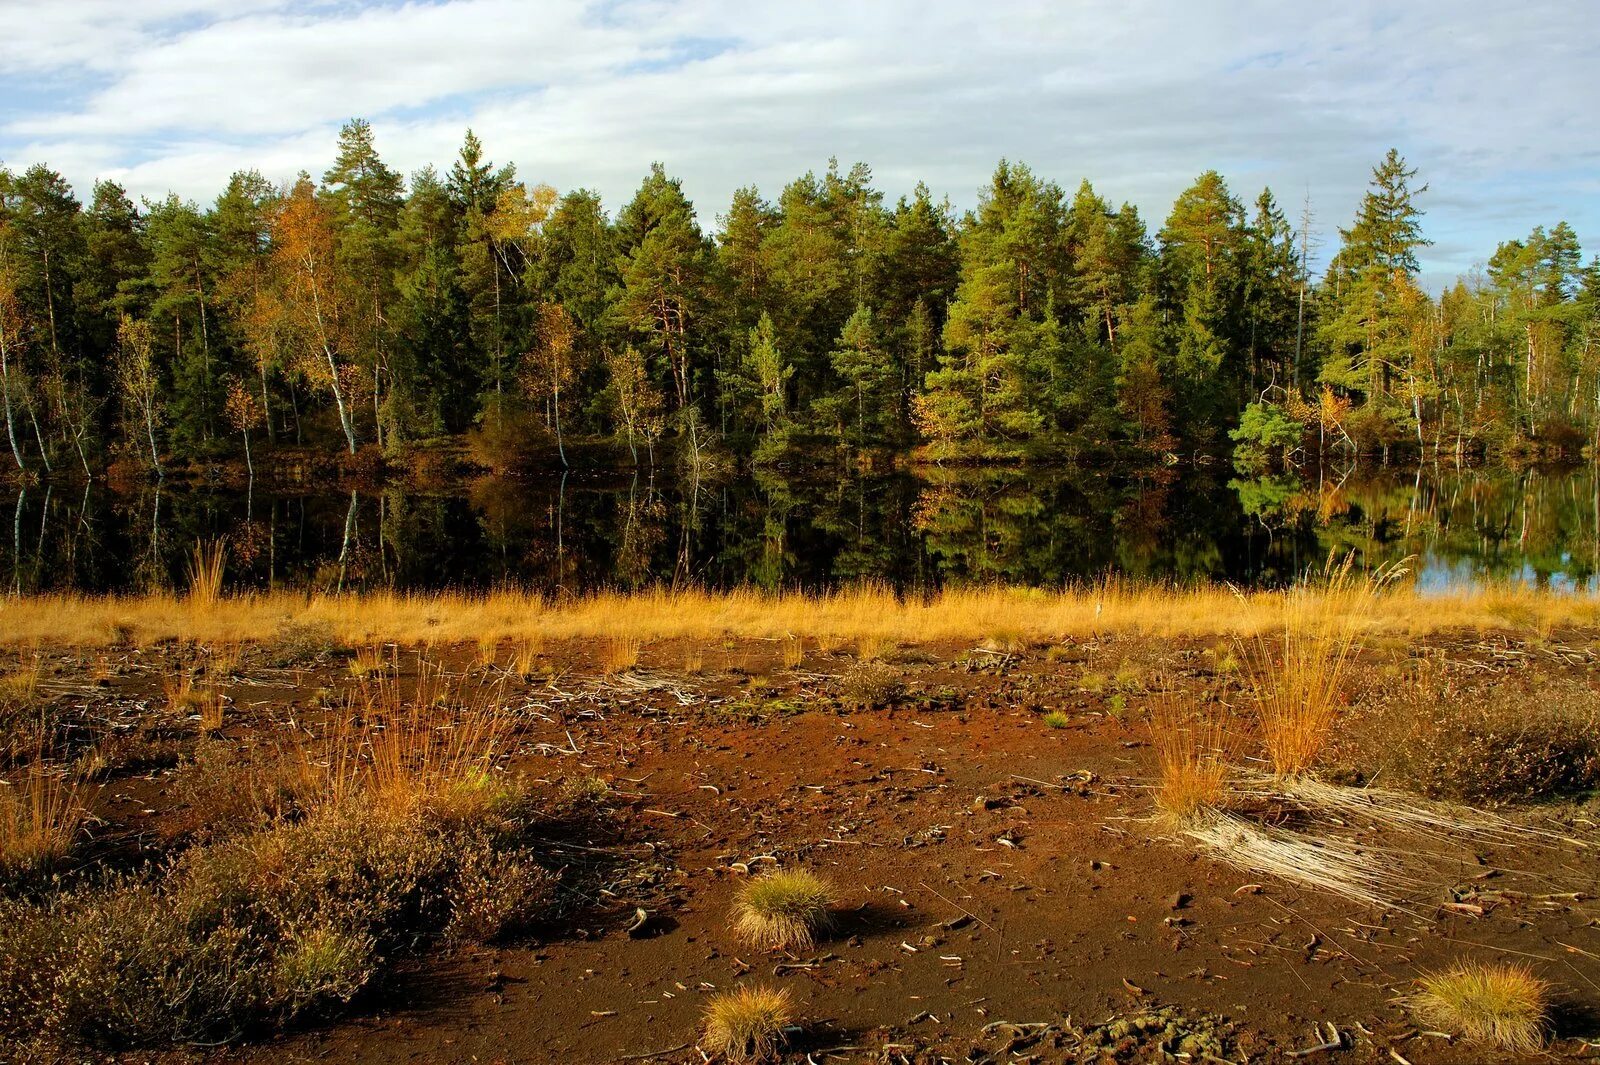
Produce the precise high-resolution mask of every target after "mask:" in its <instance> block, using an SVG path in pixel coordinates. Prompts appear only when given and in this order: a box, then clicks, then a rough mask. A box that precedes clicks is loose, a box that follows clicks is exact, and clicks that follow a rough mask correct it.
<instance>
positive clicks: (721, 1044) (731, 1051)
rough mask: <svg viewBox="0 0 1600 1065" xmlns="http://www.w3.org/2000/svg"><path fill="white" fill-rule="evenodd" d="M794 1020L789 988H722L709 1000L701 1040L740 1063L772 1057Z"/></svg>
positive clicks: (709, 1048)
mask: <svg viewBox="0 0 1600 1065" xmlns="http://www.w3.org/2000/svg"><path fill="white" fill-rule="evenodd" d="M792 1020H793V1011H792V1008H791V1006H790V1001H789V992H788V991H787V990H777V991H775V990H772V989H771V988H766V987H741V988H737V989H735V990H733V991H723V992H720V993H718V994H716V995H713V996H711V998H710V999H709V1000H708V1001H707V1002H706V1010H705V1020H704V1023H703V1025H702V1028H701V1042H702V1044H703V1045H704V1048H705V1049H706V1050H709V1051H710V1052H711V1053H713V1054H720V1055H722V1056H723V1057H724V1058H726V1059H727V1060H728V1061H730V1062H735V1063H739V1065H743V1063H747V1062H750V1063H753V1062H764V1061H771V1060H773V1058H774V1056H775V1055H776V1054H777V1053H778V1050H779V1048H780V1047H782V1045H783V1042H784V1029H785V1028H787V1027H788V1026H789V1024H790V1022H791V1021H792Z"/></svg>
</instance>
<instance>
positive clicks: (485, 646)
mask: <svg viewBox="0 0 1600 1065" xmlns="http://www.w3.org/2000/svg"><path fill="white" fill-rule="evenodd" d="M499 657H500V639H499V637H497V636H480V637H478V654H477V657H476V658H474V659H473V660H472V664H473V666H474V667H475V668H477V669H487V668H488V667H489V666H492V665H494V664H495V662H496V661H497V660H498V659H499Z"/></svg>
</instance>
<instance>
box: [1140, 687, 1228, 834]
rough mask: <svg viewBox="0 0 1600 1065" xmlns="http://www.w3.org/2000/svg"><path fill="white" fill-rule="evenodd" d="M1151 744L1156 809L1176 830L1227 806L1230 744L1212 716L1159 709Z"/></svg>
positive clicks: (1168, 703)
mask: <svg viewBox="0 0 1600 1065" xmlns="http://www.w3.org/2000/svg"><path fill="white" fill-rule="evenodd" d="M1150 739H1151V743H1152V745H1153V746H1154V747H1155V752H1156V765H1157V767H1158V771H1159V774H1160V775H1159V777H1158V780H1157V783H1156V790H1155V802H1156V809H1157V810H1159V811H1160V813H1161V815H1162V817H1163V818H1164V819H1166V820H1167V821H1169V822H1170V823H1172V824H1174V825H1179V826H1182V825H1187V824H1190V823H1192V822H1193V821H1194V820H1195V819H1196V818H1197V817H1199V816H1200V815H1201V814H1203V813H1205V812H1207V811H1211V810H1220V809H1223V808H1224V807H1226V805H1227V798H1228V796H1227V781H1228V764H1229V760H1230V755H1231V752H1232V750H1233V747H1234V744H1233V743H1232V740H1231V736H1230V734H1229V732H1228V730H1227V728H1226V726H1225V724H1224V722H1222V721H1221V720H1220V719H1219V717H1218V715H1217V714H1215V713H1214V712H1204V711H1202V712H1201V713H1198V714H1185V713H1184V712H1183V711H1182V710H1181V709H1180V708H1179V707H1178V706H1177V704H1176V703H1175V702H1173V701H1172V700H1166V699H1164V700H1161V701H1160V702H1158V703H1157V705H1156V708H1155V712H1154V713H1153V714H1152V716H1151V723H1150Z"/></svg>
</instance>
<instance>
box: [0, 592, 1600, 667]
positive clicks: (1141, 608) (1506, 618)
mask: <svg viewBox="0 0 1600 1065" xmlns="http://www.w3.org/2000/svg"><path fill="white" fill-rule="evenodd" d="M1294 597H1299V598H1298V600H1297V601H1298V602H1299V606H1295V605H1294V603H1293V602H1289V601H1290V600H1292V599H1294ZM1323 600H1328V601H1327V602H1326V604H1324V603H1323ZM184 602H185V600H180V599H179V598H178V597H177V596H175V595H173V594H170V593H167V594H153V595H129V596H92V595H82V594H78V593H49V594H41V595H27V596H15V597H9V598H5V599H0V632H3V633H4V634H5V635H4V640H5V642H6V643H7V644H8V645H10V646H12V647H20V646H51V647H58V646H73V647H107V646H115V645H117V644H119V643H123V642H126V641H132V642H133V643H135V644H139V645H149V644H151V643H154V642H156V641H158V640H164V639H177V640H197V641H200V642H202V643H206V644H212V643H214V642H216V641H230V640H231V641H238V642H245V643H269V642H271V641H273V640H274V639H276V638H277V637H278V635H279V634H280V633H281V632H282V631H284V629H285V626H286V625H295V624H297V625H301V626H319V627H324V628H326V630H327V631H328V632H329V634H330V636H331V637H332V638H333V639H334V640H336V641H337V642H338V643H339V644H341V645H342V646H345V647H361V646H364V645H369V644H372V643H375V642H394V643H399V644H401V645H403V646H406V647H423V646H428V645H434V646H437V645H441V644H450V643H462V642H466V643H475V642H476V641H478V640H479V639H493V640H496V641H498V640H502V639H521V638H525V637H529V636H532V635H535V634H537V635H538V636H539V637H540V638H542V639H545V640H582V641H592V640H597V639H602V638H605V637H610V636H615V635H616V634H617V632H618V626H619V620H618V619H626V625H627V632H628V634H630V635H631V637H632V638H634V639H637V640H648V641H656V640H673V639H683V640H695V641H703V642H705V643H706V644H708V645H713V644H716V643H719V642H720V641H723V640H725V639H727V638H729V637H733V638H745V639H754V638H760V639H781V638H787V637H788V636H789V635H790V634H794V635H796V636H799V637H801V638H803V639H805V640H807V641H808V642H809V643H810V644H811V645H812V646H813V647H815V648H817V650H818V651H820V652H822V653H828V652H829V651H830V650H833V649H837V648H839V647H841V646H851V645H854V646H856V647H859V646H860V641H861V640H862V639H863V638H865V639H866V640H867V642H868V644H869V646H871V645H874V644H875V645H876V646H878V647H880V648H885V647H892V646H895V645H917V644H927V643H937V642H967V643H969V644H970V643H976V642H978V641H981V640H983V639H986V638H988V637H989V636H991V635H992V634H993V633H995V632H1007V633H1014V634H1016V636H1017V637H1019V638H1025V639H1027V640H1030V641H1037V642H1059V641H1061V640H1063V639H1081V638H1085V637H1090V636H1094V635H1097V634H1105V633H1129V634H1141V635H1148V636H1155V637H1171V636H1206V637H1231V638H1235V639H1241V640H1254V639H1255V638H1256V637H1258V636H1261V637H1269V638H1270V637H1277V638H1278V639H1281V634H1282V633H1283V631H1284V627H1285V611H1286V609H1289V608H1293V609H1306V610H1309V609H1313V608H1321V607H1322V606H1324V605H1325V607H1326V610H1327V613H1328V615H1329V616H1330V617H1332V618H1337V619H1340V624H1341V625H1342V624H1344V623H1345V622H1346V621H1348V624H1349V625H1350V626H1351V627H1353V628H1355V629H1356V630H1358V631H1368V632H1374V633H1376V632H1386V633H1392V634H1398V635H1418V634H1423V633H1429V632H1438V631H1442V630H1454V629H1461V630H1468V631H1551V630H1552V629H1555V628H1560V627H1563V626H1577V627H1584V628H1595V627H1600V597H1596V596H1594V595H1590V594H1588V593H1552V592H1550V591H1547V590H1540V589H1537V588H1532V587H1526V586H1520V585H1505V586H1489V587H1483V588H1478V589H1472V590H1461V591H1456V592H1452V593H1449V594H1445V595H1438V596H1429V597H1426V598H1424V597H1421V596H1419V595H1415V594H1410V593H1407V592H1405V591H1403V590H1393V591H1391V592H1389V593H1388V594H1384V595H1381V596H1372V597H1367V598H1366V599H1365V600H1359V598H1358V597H1350V596H1344V595H1338V594H1335V595H1332V596H1330V595H1329V594H1328V593H1327V591H1326V590H1325V589H1318V588H1317V587H1314V586H1313V587H1310V588H1306V589H1302V590H1301V591H1299V592H1292V593H1290V592H1282V591H1258V592H1250V593H1238V592H1236V591H1234V590H1232V589H1229V588H1224V587H1216V586H1202V587H1195V588H1177V587H1173V586H1169V585H1160V584H1140V583H1136V582H1132V581H1120V580H1116V581H1106V582H1104V583H1101V584H1097V585H1092V586H1087V587H1081V588H1074V589H1068V590H1065V591H1060V592H1049V591H1040V590H1030V589H1020V588H1016V589H1013V588H1000V587H975V588H956V589H948V590H945V591H942V592H938V593H935V594H932V595H928V596H926V597H921V596H910V597H901V596H897V595H896V594H895V593H894V592H893V591H892V590H890V589H887V588H884V587H880V586H875V585H870V584H867V585H860V586H856V587H851V588H845V589H840V590H838V591H834V592H830V593H826V594H822V595H805V594H800V593H784V592H767V591H761V590H756V589H749V588H741V589H734V590H730V591H726V592H717V591H709V590H703V589H676V590H673V589H664V588H663V589H657V590H650V591H643V592H636V593H623V592H599V593H595V594H593V595H590V596H586V597H582V598H577V599H564V600H561V601H559V602H556V601H551V600H547V599H545V598H543V597H541V596H539V595H536V594H531V593H523V592H515V591H497V592H490V593H482V594H473V593H467V592H414V593H408V592H395V591H372V592H363V593H351V594H345V595H332V596H324V595H313V596H309V597H308V596H306V595H304V594H295V593H291V592H267V593H257V594H233V595H229V596H226V597H221V598H218V599H216V600H214V601H210V602H208V603H207V604H206V605H205V607H204V609H198V607H199V606H200V604H199V603H198V602H196V603H194V604H193V605H194V606H195V607H196V609H180V607H181V606H182V604H183V603H184Z"/></svg>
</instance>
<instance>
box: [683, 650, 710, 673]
mask: <svg viewBox="0 0 1600 1065" xmlns="http://www.w3.org/2000/svg"><path fill="white" fill-rule="evenodd" d="M705 670H706V656H705V653H704V652H702V651H689V652H688V653H686V654H685V655H684V656H683V671H684V672H685V673H687V674H689V675H690V676H694V675H695V674H697V673H704V672H705Z"/></svg>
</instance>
